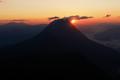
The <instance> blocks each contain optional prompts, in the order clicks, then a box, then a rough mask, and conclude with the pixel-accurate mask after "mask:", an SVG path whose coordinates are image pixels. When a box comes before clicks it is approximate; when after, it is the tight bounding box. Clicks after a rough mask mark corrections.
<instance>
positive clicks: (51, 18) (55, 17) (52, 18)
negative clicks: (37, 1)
mask: <svg viewBox="0 0 120 80" xmlns="http://www.w3.org/2000/svg"><path fill="white" fill-rule="evenodd" d="M54 19H59V17H58V16H54V17H50V18H48V20H54Z"/></svg>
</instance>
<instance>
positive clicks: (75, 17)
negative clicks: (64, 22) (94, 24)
mask: <svg viewBox="0 0 120 80" xmlns="http://www.w3.org/2000/svg"><path fill="white" fill-rule="evenodd" d="M68 18H72V19H73V18H74V19H78V20H81V19H89V18H94V17H92V16H78V15H76V16H70V17H68Z"/></svg>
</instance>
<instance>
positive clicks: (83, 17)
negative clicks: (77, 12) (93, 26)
mask: <svg viewBox="0 0 120 80" xmlns="http://www.w3.org/2000/svg"><path fill="white" fill-rule="evenodd" d="M89 18H94V17H92V16H81V17H80V19H89Z"/></svg>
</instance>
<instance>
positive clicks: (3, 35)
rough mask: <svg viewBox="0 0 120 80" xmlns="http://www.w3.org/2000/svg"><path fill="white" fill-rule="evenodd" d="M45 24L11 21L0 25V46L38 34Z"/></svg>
mask: <svg viewBox="0 0 120 80" xmlns="http://www.w3.org/2000/svg"><path fill="white" fill-rule="evenodd" d="M45 26H46V25H43V24H41V25H39V27H38V25H28V24H26V23H15V22H11V23H8V24H4V25H1V26H0V47H3V46H8V45H12V44H16V43H19V42H22V41H24V40H26V39H30V38H32V37H34V36H36V35H37V34H39V33H40V32H41V31H42V30H43V29H44V28H45Z"/></svg>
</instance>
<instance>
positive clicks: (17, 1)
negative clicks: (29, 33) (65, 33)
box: [0, 0, 120, 23]
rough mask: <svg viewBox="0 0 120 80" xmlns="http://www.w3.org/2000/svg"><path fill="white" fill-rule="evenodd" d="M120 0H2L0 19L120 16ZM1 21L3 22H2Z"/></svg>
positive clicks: (37, 20)
mask: <svg viewBox="0 0 120 80" xmlns="http://www.w3.org/2000/svg"><path fill="white" fill-rule="evenodd" d="M119 3H120V0H3V1H2V2H0V20H4V21H5V20H12V19H25V20H29V22H32V23H35V22H36V23H39V22H41V23H45V22H47V18H48V17H52V16H60V17H64V16H71V15H80V16H94V17H96V18H99V17H100V18H101V17H103V16H105V15H106V14H112V16H113V17H118V16H120V5H119ZM4 21H3V22H4Z"/></svg>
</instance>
